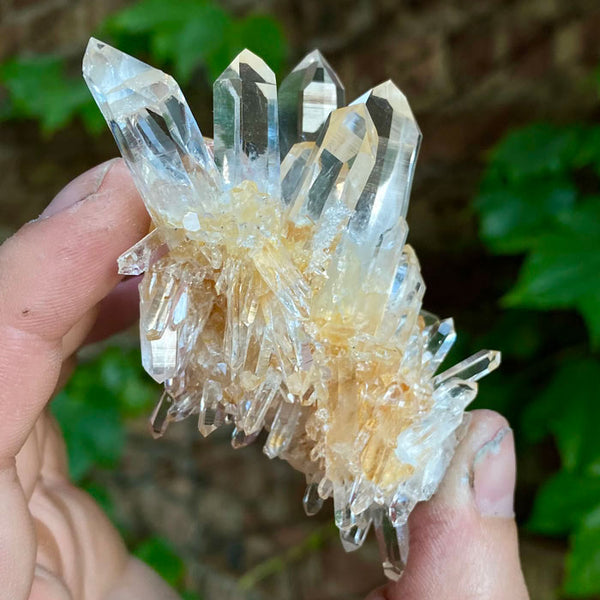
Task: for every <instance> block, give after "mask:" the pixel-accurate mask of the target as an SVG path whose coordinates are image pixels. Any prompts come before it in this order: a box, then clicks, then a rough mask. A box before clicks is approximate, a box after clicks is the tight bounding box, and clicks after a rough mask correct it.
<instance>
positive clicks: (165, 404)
mask: <svg viewBox="0 0 600 600" xmlns="http://www.w3.org/2000/svg"><path fill="white" fill-rule="evenodd" d="M170 400H171V399H170V398H169V395H168V394H167V392H166V391H165V392H163V393H162V395H161V397H160V398H159V400H158V402H157V403H156V406H155V407H154V410H153V411H152V415H150V432H151V433H152V437H154V438H159V437H162V436H163V435H164V433H165V431H166V430H167V427H168V425H169V408H170Z"/></svg>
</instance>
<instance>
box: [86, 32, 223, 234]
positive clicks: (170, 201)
mask: <svg viewBox="0 0 600 600" xmlns="http://www.w3.org/2000/svg"><path fill="white" fill-rule="evenodd" d="M83 75H84V77H85V80H86V82H87V84H88V87H89V88H90V91H91V92H92V94H93V96H94V99H95V100H96V103H97V104H98V106H99V107H100V110H101V111H102V114H103V115H104V118H105V119H106V121H107V123H108V124H109V126H110V129H111V131H112V133H113V135H114V137H115V140H116V142H117V145H118V146H119V149H120V150H121V154H122V155H123V157H124V158H125V160H126V161H127V164H128V166H129V168H130V170H131V172H132V174H133V177H134V180H135V183H136V186H137V188H138V190H139V191H140V193H141V195H142V198H143V200H144V202H145V204H146V206H147V208H148V211H149V212H150V214H151V215H152V217H153V219H154V221H155V223H157V224H161V223H162V224H168V225H171V226H173V227H181V226H182V220H183V217H184V215H185V214H186V213H188V212H202V211H204V210H206V209H210V207H211V206H213V205H214V204H215V203H216V200H217V197H218V195H219V187H220V175H219V173H218V171H217V169H216V167H215V164H214V162H213V159H212V157H211V156H210V154H209V153H208V150H207V148H206V146H205V144H204V140H203V138H202V134H201V133H200V130H199V129H198V125H196V121H195V120H194V117H193V116H192V113H191V112H190V109H189V107H188V105H187V103H186V101H185V98H184V97H183V94H182V93H181V90H180V89H179V86H178V85H177V83H175V81H174V79H173V78H172V77H169V76H168V75H165V74H164V73H163V72H162V71H159V70H158V69H154V68H152V67H150V66H149V65H147V64H144V63H143V62H141V61H139V60H137V59H135V58H132V57H131V56H128V55H127V54H124V53H123V52H120V51H119V50H116V49H115V48H112V47H111V46H108V45H107V44H104V43H102V42H100V41H98V40H96V39H94V38H92V39H90V42H89V44H88V47H87V50H86V52H85V56H84V58H83Z"/></svg>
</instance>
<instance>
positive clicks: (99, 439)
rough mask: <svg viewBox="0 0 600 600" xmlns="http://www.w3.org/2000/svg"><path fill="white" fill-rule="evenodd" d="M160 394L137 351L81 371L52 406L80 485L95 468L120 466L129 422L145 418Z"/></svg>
mask: <svg viewBox="0 0 600 600" xmlns="http://www.w3.org/2000/svg"><path fill="white" fill-rule="evenodd" d="M157 393H158V392H157V389H156V386H155V385H154V384H153V383H151V382H150V380H149V379H148V377H146V376H145V374H144V372H143V369H142V367H141V362H140V356H139V352H138V351H133V350H130V351H125V350H120V349H116V348H110V349H108V350H106V351H105V352H104V353H103V354H101V355H100V356H99V357H98V358H97V359H96V360H94V361H91V362H88V363H84V364H82V365H80V366H79V367H78V369H77V370H76V371H75V373H74V374H73V376H72V377H71V379H70V381H69V383H68V384H67V386H66V387H65V389H64V390H62V391H61V392H60V393H59V394H58V395H57V397H56V398H55V399H54V401H53V402H52V412H53V413H54V416H55V417H56V419H57V420H58V422H59V424H60V425H61V428H62V431H63V434H64V437H65V442H66V445H67V452H68V455H69V468H70V471H71V477H72V479H73V480H74V481H75V482H77V483H80V482H83V481H84V479H85V478H86V477H87V476H88V475H89V474H90V472H91V471H92V469H93V468H94V467H96V466H99V467H114V466H115V465H116V464H117V463H118V461H119V459H120V457H121V454H122V451H123V444H124V442H125V430H124V419H127V418H130V417H135V416H138V415H140V414H144V413H146V412H147V411H148V410H149V409H150V407H151V406H152V403H153V401H155V400H156V396H157Z"/></svg>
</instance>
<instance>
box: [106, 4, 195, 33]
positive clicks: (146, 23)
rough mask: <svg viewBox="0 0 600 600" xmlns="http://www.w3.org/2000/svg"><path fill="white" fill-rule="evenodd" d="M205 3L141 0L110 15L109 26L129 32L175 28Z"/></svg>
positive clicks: (114, 29)
mask: <svg viewBox="0 0 600 600" xmlns="http://www.w3.org/2000/svg"><path fill="white" fill-rule="evenodd" d="M205 5H206V1H205V0H177V2H164V0H142V1H141V2H138V3H136V4H134V5H133V6H131V7H130V8H127V9H125V10H122V11H120V12H118V13H117V14H116V15H114V16H113V17H111V18H110V19H109V27H110V29H111V30H112V31H119V32H120V33H123V32H126V33H130V34H139V33H154V32H156V31H164V30H165V29H167V28H168V29H175V28H178V27H181V26H182V25H184V24H185V23H186V22H187V21H188V19H189V18H190V16H191V15H193V14H194V13H195V11H196V10H197V9H198V8H199V7H202V6H205Z"/></svg>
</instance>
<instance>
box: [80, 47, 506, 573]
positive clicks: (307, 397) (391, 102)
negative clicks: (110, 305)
mask: <svg viewBox="0 0 600 600" xmlns="http://www.w3.org/2000/svg"><path fill="white" fill-rule="evenodd" d="M84 75H85V78H86V81H87V82H88V85H89V87H90V89H91V91H92V93H93V95H94V98H95V99H96V101H97V102H98V104H99V106H100V108H101V110H102V112H103V114H104V116H105V117H106V120H107V122H108V123H109V125H110V127H111V130H112V132H113V134H114V136H115V138H116V140H117V143H118V145H119V148H120V149H121V152H122V153H123V156H124V157H125V159H126V161H127V164H128V165H129V167H130V169H131V171H132V173H133V175H134V179H135V182H136V184H137V186H138V189H139V191H140V193H141V195H142V197H143V199H144V202H145V203H146V206H147V208H148V211H149V212H150V214H151V216H152V218H153V221H154V225H155V229H153V230H152V232H151V233H149V234H148V236H146V237H145V238H144V239H142V240H141V241H140V242H138V243H137V244H136V245H135V246H133V248H131V249H130V250H128V251H127V252H125V253H124V254H123V255H122V256H121V258H120V259H119V269H120V272H121V273H123V274H126V275H137V274H140V273H142V272H143V273H145V274H144V278H143V280H142V283H141V284H140V336H141V346H142V359H143V364H144V367H145V369H146V370H147V371H148V373H149V374H150V375H151V376H152V377H153V378H154V379H155V380H156V381H158V382H161V383H163V384H164V393H163V395H162V396H161V399H160V401H159V402H158V404H157V406H156V409H155V411H154V413H153V414H152V417H151V429H152V433H153V435H155V436H157V437H159V436H161V435H163V434H164V432H165V430H166V428H167V426H168V425H169V423H170V422H173V421H179V420H181V419H183V418H186V417H189V416H191V415H194V418H197V419H198V429H199V432H200V434H202V435H203V436H207V435H210V434H211V433H212V432H213V431H214V430H215V429H217V428H218V427H221V426H227V425H228V424H233V431H232V434H231V443H232V445H233V446H234V447H235V448H241V447H243V446H246V445H248V444H250V443H252V442H253V441H254V440H256V438H257V437H258V435H259V433H260V431H261V430H262V429H263V428H264V429H267V431H268V435H267V437H266V442H265V445H264V452H265V453H266V454H267V456H269V457H270V458H274V457H279V458H282V459H284V460H287V461H288V462H289V463H290V464H291V465H292V466H293V467H294V468H296V469H299V470H300V471H301V472H302V473H304V475H305V476H306V482H307V487H306V493H305V495H304V499H303V504H304V509H305V511H306V513H307V514H309V515H313V514H315V513H316V512H318V511H319V510H320V508H321V507H322V505H323V502H324V501H325V500H326V499H327V498H330V497H332V498H333V506H334V516H335V522H336V525H337V526H338V528H339V531H340V538H341V542H342V544H343V546H344V548H345V549H346V550H347V551H353V550H356V549H357V548H359V547H360V546H361V545H362V543H363V541H364V539H365V537H366V536H367V534H368V532H369V530H371V529H373V530H374V532H375V536H376V537H377V541H378V543H379V548H380V552H381V559H382V565H383V568H384V572H385V574H386V575H387V576H388V577H389V578H391V579H397V578H398V577H400V575H401V574H402V570H403V569H404V566H405V564H406V561H407V555H408V529H407V520H408V517H409V515H410V513H411V511H412V509H413V508H414V506H415V505H416V504H417V502H420V501H423V500H427V499H428V498H429V497H431V495H432V494H433V493H434V492H435V491H436V489H437V487H438V485H439V483H440V481H441V479H442V477H443V476H444V472H445V470H446V468H447V466H448V463H449V461H450V459H451V457H452V454H453V452H454V449H455V446H456V444H457V441H458V438H459V437H460V435H461V432H462V431H464V428H465V426H466V423H467V420H466V417H465V412H464V411H465V408H466V407H467V406H468V404H469V403H470V402H471V401H472V400H473V398H475V395H476V394H477V385H478V384H477V381H478V380H479V379H480V378H481V377H483V376H484V375H486V374H487V373H489V372H490V371H491V370H493V369H494V368H496V367H497V366H498V364H499V361H500V355H499V354H498V353H497V352H493V351H489V350H482V351H481V352H479V353H478V354H476V355H474V356H472V357H471V358H467V359H466V360H464V361H462V362H461V363H459V364H457V365H455V366H454V367H451V368H449V369H447V370H445V371H443V372H441V373H439V374H437V372H438V370H439V368H440V366H441V364H442V362H443V361H444V359H445V357H446V355H447V354H448V352H449V350H450V348H451V347H452V344H453V343H454V341H455V339H456V333H455V331H454V325H453V322H452V319H444V320H439V319H438V318H437V317H435V316H434V315H431V314H430V313H427V312H426V311H424V310H422V307H421V303H422V300H423V294H424V291H425V285H424V282H423V278H422V276H421V271H420V267H419V262H418V260H417V257H416V255H415V252H414V250H413V249H412V248H411V247H410V246H409V245H407V244H406V236H407V232H408V227H407V224H406V220H405V216H406V210H407V206H408V199H409V195H410V188H411V182H412V177H413V173H414V168H415V162H416V157H417V153H418V150H419V144H420V141H421V134H420V131H419V128H418V126H417V123H416V121H415V119H414V116H413V114H412V112H411V110H410V107H409V105H408V102H407V100H406V98H405V97H404V95H403V94H402V92H400V90H398V88H397V87H396V86H395V85H394V84H393V83H392V82H389V81H388V82H386V83H383V84H381V85H379V86H377V87H375V88H373V89H372V90H371V91H369V92H367V93H366V94H365V95H364V96H361V97H360V98H359V99H358V100H356V101H355V102H354V103H352V104H351V105H350V106H347V107H341V106H340V105H341V104H342V99H343V87H342V86H341V84H340V82H339V80H338V78H337V76H336V75H335V73H334V72H333V71H332V70H331V67H330V66H329V65H328V64H327V63H326V62H325V60H324V59H323V57H322V56H321V55H320V54H319V53H318V52H313V53H311V54H309V55H308V56H307V57H306V58H305V59H304V60H303V61H302V62H301V63H300V64H299V65H298V67H296V69H294V70H293V71H292V73H291V75H290V76H289V77H288V78H286V79H285V81H284V82H283V84H282V86H281V88H280V90H279V104H280V107H279V110H278V105H277V103H278V95H277V91H276V83H275V77H274V75H273V73H272V71H271V70H270V69H269V68H268V67H267V66H266V65H265V63H264V62H263V61H262V60H261V59H259V58H258V57H256V56H254V55H253V54H251V53H250V52H248V51H244V52H242V53H241V54H240V55H239V56H238V57H237V58H236V59H235V60H234V61H233V62H232V63H231V65H230V66H229V67H228V68H227V69H226V70H225V72H224V73H223V75H221V77H219V79H218V80H217V82H216V83H215V90H214V91H215V110H214V115H215V124H214V130H215V143H214V157H215V161H216V164H215V162H214V161H213V158H212V156H213V154H212V153H211V152H209V150H208V149H207V145H206V143H205V141H204V140H203V138H202V135H201V134H200V131H199V129H198V127H197V125H196V123H195V121H194V119H193V117H192V115H191V113H190V110H189V108H188V106H187V104H186V103H185V100H184V99H183V96H182V95H181V92H180V90H179V88H178V87H177V84H176V83H175V82H174V81H173V79H171V78H170V77H168V76H166V75H164V74H163V73H161V72H160V71H157V70H156V69H153V68H151V67H149V66H148V65H145V64H143V63H141V62H140V61H138V60H136V59H134V58H131V57H129V56H127V55H125V54H123V53H121V52H119V51H118V50H115V49H114V48H111V47H109V46H107V45H106V44H103V43H102V42H99V41H97V40H94V39H92V40H91V41H90V44H89V46H88V50H87V52H86V55H85V58H84ZM280 149H281V159H282V160H281V162H280Z"/></svg>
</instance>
